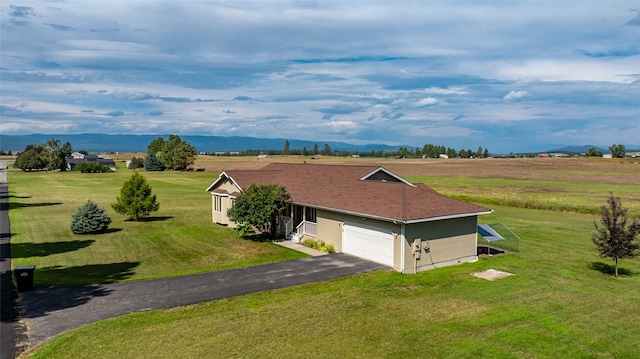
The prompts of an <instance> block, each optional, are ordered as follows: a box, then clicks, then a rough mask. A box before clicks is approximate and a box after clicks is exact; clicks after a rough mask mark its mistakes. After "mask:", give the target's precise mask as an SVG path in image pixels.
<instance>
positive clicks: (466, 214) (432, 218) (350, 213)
mask: <svg viewBox="0 0 640 359" xmlns="http://www.w3.org/2000/svg"><path fill="white" fill-rule="evenodd" d="M291 203H293V204H297V205H301V206H307V207H314V208H317V209H322V210H325V211H331V212H337V213H342V214H348V215H351V216H356V217H362V218H367V219H376V220H379V221H384V222H394V223H404V224H413V223H422V222H433V221H441V220H446V219H455V218H465V217H473V216H480V215H484V214H491V213H493V210H488V211H480V212H467V213H458V214H450V215H446V216H436V217H427V218H419V219H410V220H402V219H395V218H390V217H382V216H375V215H372V214H367V213H359V212H352V211H346V210H341V209H336V208H331V207H323V206H315V205H311V204H308V203H301V202H295V201H292V202H291Z"/></svg>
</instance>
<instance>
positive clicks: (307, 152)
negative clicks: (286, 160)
mask: <svg viewBox="0 0 640 359" xmlns="http://www.w3.org/2000/svg"><path fill="white" fill-rule="evenodd" d="M302 155H303V156H307V155H309V151H307V146H304V147H302Z"/></svg>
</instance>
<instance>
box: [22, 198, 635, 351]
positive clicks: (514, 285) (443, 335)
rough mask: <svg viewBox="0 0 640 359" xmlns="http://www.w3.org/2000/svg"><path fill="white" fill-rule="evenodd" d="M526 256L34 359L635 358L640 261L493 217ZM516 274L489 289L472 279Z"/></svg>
mask: <svg viewBox="0 0 640 359" xmlns="http://www.w3.org/2000/svg"><path fill="white" fill-rule="evenodd" d="M493 209H494V210H495V213H494V214H492V215H488V216H483V217H482V221H483V222H486V223H494V222H502V223H505V224H506V225H508V226H509V227H510V228H511V229H513V230H514V231H515V232H516V233H517V234H518V235H519V236H520V237H521V240H522V241H521V244H520V253H519V254H515V255H508V256H501V257H493V258H490V259H480V260H479V261H478V262H475V263H468V264H463V265H459V266H453V267H447V268H441V269H437V270H431V271H427V272H422V273H419V274H416V275H402V274H399V273H396V272H394V271H386V272H376V273H370V274H367V275H362V276H356V277H350V278H344V279H339V280H333V281H330V282H324V283H317V284H311V285H304V286H299V287H293V288H287V289H282V290H276V291H270V292H266V293H258V294H252V295H246V296H242V297H236V298H231V299H226V300H220V301H214V302H209V303H203V304H199V305H194V306H189V307H184V308H177V309H172V310H160V311H153V312H146V313H136V314H131V315H126V316H123V317H119V318H113V319H110V320H106V321H102V322H99V323H96V324H93V325H89V326H86V327H83V328H80V329H78V330H74V331H71V332H69V333H66V334H63V335H61V336H59V337H57V338H55V339H54V340H52V341H50V342H48V343H46V344H45V345H44V346H43V347H41V348H39V349H38V350H37V351H36V352H35V353H34V354H33V358H86V357H95V358H175V357H180V358H205V357H206V358H228V357H243V358H256V357H261V358H282V357H289V358H399V357H412V358H413V357H415V358H637V357H638V353H639V347H638V338H639V336H638V335H639V332H638V323H640V259H633V260H623V261H621V268H622V271H621V272H622V273H623V274H622V276H621V277H620V278H619V279H617V280H616V279H614V278H613V276H612V271H613V266H612V265H613V262H612V261H611V260H608V259H602V258H600V257H598V255H597V251H596V249H595V247H594V245H593V244H592V243H591V240H590V235H591V233H592V232H593V221H594V220H596V219H597V217H596V216H592V215H586V214H575V213H561V212H552V211H540V210H531V209H519V208H507V207H495V206H494V207H493ZM488 268H494V269H499V270H504V271H507V272H510V273H513V275H512V276H510V277H507V278H503V279H499V280H495V281H493V282H491V281H486V280H484V279H479V278H476V277H473V276H471V275H470V273H471V272H475V271H480V270H485V269H488Z"/></svg>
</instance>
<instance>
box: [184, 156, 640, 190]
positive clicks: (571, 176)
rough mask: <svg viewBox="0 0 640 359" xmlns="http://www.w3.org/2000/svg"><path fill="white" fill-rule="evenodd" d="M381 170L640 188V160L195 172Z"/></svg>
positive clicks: (248, 163)
mask: <svg viewBox="0 0 640 359" xmlns="http://www.w3.org/2000/svg"><path fill="white" fill-rule="evenodd" d="M305 161H306V162H307V163H318V164H320V163H322V164H350V165H375V166H383V167H385V168H387V169H388V170H390V171H392V172H394V173H397V174H399V175H401V176H405V177H413V176H431V177H470V178H505V179H519V180H549V181H573V182H594V183H596V182H597V183H606V184H627V185H640V160H639V159H611V158H487V159H460V158H454V159H382V158H373V159H371V158H343V157H337V158H336V157H319V158H316V159H311V158H309V157H306V158H302V157H299V156H288V157H283V156H272V157H267V158H260V159H258V158H256V157H212V156H199V157H198V160H197V161H196V163H195V164H194V167H196V168H204V169H206V170H207V171H213V172H221V171H224V170H237V169H259V168H262V167H263V166H265V165H267V164H268V163H271V162H290V163H303V162H305Z"/></svg>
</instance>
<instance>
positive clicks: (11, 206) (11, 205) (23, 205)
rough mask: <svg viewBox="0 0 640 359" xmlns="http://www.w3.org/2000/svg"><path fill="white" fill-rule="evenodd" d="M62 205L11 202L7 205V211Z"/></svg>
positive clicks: (54, 203)
mask: <svg viewBox="0 0 640 359" xmlns="http://www.w3.org/2000/svg"><path fill="white" fill-rule="evenodd" d="M59 204H62V202H41V203H18V202H11V203H9V210H12V209H18V208H30V207H44V206H57V205H59Z"/></svg>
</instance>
